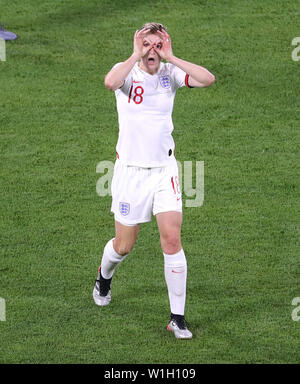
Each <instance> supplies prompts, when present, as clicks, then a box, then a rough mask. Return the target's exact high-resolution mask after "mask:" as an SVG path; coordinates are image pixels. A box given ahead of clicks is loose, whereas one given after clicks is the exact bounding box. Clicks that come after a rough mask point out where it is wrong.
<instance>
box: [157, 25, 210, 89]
mask: <svg viewBox="0 0 300 384" xmlns="http://www.w3.org/2000/svg"><path fill="white" fill-rule="evenodd" d="M157 33H158V34H159V35H160V37H161V39H162V41H163V44H162V47H161V49H158V48H156V47H154V49H155V50H156V52H157V53H158V54H159V55H160V56H161V57H162V58H163V59H165V60H166V61H167V62H169V63H171V64H173V65H175V66H176V67H178V68H180V69H182V70H183V71H184V72H185V73H187V74H188V75H189V80H188V81H189V86H190V87H209V86H211V85H212V84H213V83H214V82H215V76H214V75H213V74H212V73H210V72H209V71H208V70H207V69H206V68H204V67H201V66H200V65H197V64H193V63H190V62H189V61H185V60H182V59H180V58H179V57H176V56H174V55H173V52H172V43H171V38H170V36H169V35H168V33H167V32H166V31H164V30H163V31H162V32H157Z"/></svg>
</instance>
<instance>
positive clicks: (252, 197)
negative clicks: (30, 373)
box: [0, 0, 300, 363]
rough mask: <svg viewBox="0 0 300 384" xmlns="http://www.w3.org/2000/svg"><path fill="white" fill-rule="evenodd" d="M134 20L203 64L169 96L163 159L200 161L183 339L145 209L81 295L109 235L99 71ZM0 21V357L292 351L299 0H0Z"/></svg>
mask: <svg viewBox="0 0 300 384" xmlns="http://www.w3.org/2000/svg"><path fill="white" fill-rule="evenodd" d="M146 21H159V22H162V23H164V24H166V25H167V26H168V31H169V33H170V35H171V37H172V42H173V51H174V54H175V55H177V56H179V57H181V58H183V59H186V60H189V61H192V62H195V63H198V64H200V65H203V66H205V67H207V68H208V69H209V70H210V71H211V72H212V73H214V74H215V76H216V83H215V84H214V85H213V86H212V87H211V88H208V89H193V90H190V89H181V90H179V91H178V92H177V96H176V99H175V106H174V113H173V120H174V125H175V130H174V135H173V136H174V139H175V143H176V157H177V159H178V160H179V161H181V162H183V161H188V160H189V161H193V162H194V164H195V161H197V160H198V161H204V164H205V199H204V204H203V206H201V207H198V208H186V207H185V208H184V221H183V228H182V239H183V246H184V250H185V253H186V256H187V260H188V266H189V269H188V287H187V303H186V318H187V321H188V323H189V326H190V329H191V330H192V331H193V333H194V335H195V337H194V338H193V339H192V340H190V341H187V342H183V341H181V342H178V341H177V340H176V339H175V338H174V336H173V335H171V334H170V333H168V332H167V331H166V325H167V322H168V319H169V303H168V297H167V289H166V286H165V281H164V272H163V256H162V252H161V249H160V245H159V237H158V230H157V227H156V222H155V219H153V221H152V222H151V223H148V224H144V225H142V227H141V231H140V234H139V238H138V241H137V244H136V246H135V248H134V250H133V251H132V254H131V255H130V256H129V257H128V258H127V259H126V260H125V261H124V263H123V264H122V266H121V267H120V268H119V269H118V271H117V272H116V275H115V278H114V281H113V285H112V289H113V291H112V294H113V300H112V303H111V305H110V306H108V307H106V308H103V309H101V308H98V307H96V306H95V305H94V302H93V299H92V289H93V284H94V279H95V277H96V272H97V268H98V266H99V263H100V259H101V253H102V250H103V247H104V245H105V244H106V242H107V241H108V240H109V239H110V238H112V237H113V235H114V224H113V216H112V215H111V214H110V203H111V198H110V197H109V196H107V197H99V196H98V195H97V193H96V183H97V181H98V179H99V177H100V175H99V174H97V173H96V166H97V164H98V163H99V162H100V161H102V160H109V161H114V159H115V145H116V141H117V135H118V125H117V114H116V109H115V99H114V94H113V93H112V92H109V91H108V90H106V89H105V87H104V85H103V80H104V76H105V74H106V73H107V72H108V70H109V69H110V68H111V66H112V65H113V64H115V63H117V62H119V61H122V60H124V59H126V58H127V57H128V56H129V55H130V54H131V52H132V40H133V35H134V32H135V30H136V29H137V28H139V27H140V26H141V25H142V24H143V23H144V22H146ZM0 22H2V23H4V24H5V25H6V28H7V29H8V30H11V31H13V32H15V33H17V34H18V36H19V38H18V40H16V41H13V42H7V43H6V62H0V84H1V93H0V132H1V136H0V148H1V168H0V173H1V185H0V194H1V209H0V214H1V220H0V239H1V254H0V297H1V298H3V299H5V302H6V321H0V363H297V362H299V360H300V342H299V331H300V322H297V321H293V320H292V316H291V314H292V311H293V309H295V307H293V306H292V300H293V298H294V297H299V296H300V286H299V275H300V273H299V272H300V269H299V255H300V252H299V251H300V250H299V216H300V215H299V142H300V138H299V89H300V76H299V71H300V61H298V62H297V61H293V60H292V56H291V54H292V51H293V49H294V48H295V47H293V46H292V44H291V42H292V39H293V38H294V37H296V36H299V34H300V30H299V25H300V16H299V1H296V0H293V1H292V0H287V1H276V0H264V1H261V0H249V1H243V0H230V1H229V0H224V1H217V0H209V1H208V0H207V1H206V0H202V1H200V0H199V1H193V0H187V1H184V2H182V1H180V0H172V1H170V2H160V1H151V2H146V3H145V2H140V1H137V0H130V1H127V0H122V1H121V0H118V1H108V0H90V1H80V0H68V1H58V0H51V1H50V0H36V1H33V0H22V1H21V0H17V1H14V2H12V1H10V0H1V8H0ZM299 312H300V310H299Z"/></svg>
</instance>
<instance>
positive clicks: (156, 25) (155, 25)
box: [141, 21, 167, 33]
mask: <svg viewBox="0 0 300 384" xmlns="http://www.w3.org/2000/svg"><path fill="white" fill-rule="evenodd" d="M143 28H145V29H149V30H150V32H151V33H156V32H157V31H160V32H161V31H162V30H165V31H167V27H165V26H164V25H163V24H160V23H154V22H153V21H152V22H151V23H146V24H144V25H143V26H142V28H141V29H143Z"/></svg>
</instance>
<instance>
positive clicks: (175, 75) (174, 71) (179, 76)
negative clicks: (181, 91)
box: [170, 64, 193, 89]
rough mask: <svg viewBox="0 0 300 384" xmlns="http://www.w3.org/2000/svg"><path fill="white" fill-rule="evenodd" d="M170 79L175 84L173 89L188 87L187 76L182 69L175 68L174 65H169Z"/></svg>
mask: <svg viewBox="0 0 300 384" xmlns="http://www.w3.org/2000/svg"><path fill="white" fill-rule="evenodd" d="M170 72H171V77H172V79H173V83H174V84H175V89H178V88H181V87H188V88H193V87H190V85H189V75H188V74H187V73H185V72H184V71H183V70H182V69H180V68H178V67H176V65H173V64H171V67H170Z"/></svg>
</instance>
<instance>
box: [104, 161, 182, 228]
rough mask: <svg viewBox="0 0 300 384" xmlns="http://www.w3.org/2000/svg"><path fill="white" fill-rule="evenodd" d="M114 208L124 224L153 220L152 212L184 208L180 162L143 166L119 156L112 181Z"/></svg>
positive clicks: (116, 217) (112, 206) (117, 216)
mask: <svg viewBox="0 0 300 384" xmlns="http://www.w3.org/2000/svg"><path fill="white" fill-rule="evenodd" d="M111 192H112V205H111V211H112V212H113V213H114V215H115V220H116V221H119V222H120V223H121V224H123V225H136V224H139V223H145V222H147V221H151V218H152V214H153V215H157V214H158V213H161V212H168V211H176V212H182V199H181V191H180V186H179V178H178V167H177V162H176V160H175V159H174V163H173V164H172V165H171V166H169V165H168V166H166V167H161V168H159V167H157V168H140V167H135V166H130V165H124V164H122V163H121V161H120V160H119V159H117V160H116V162H115V166H114V175H113V179H112V183H111Z"/></svg>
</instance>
